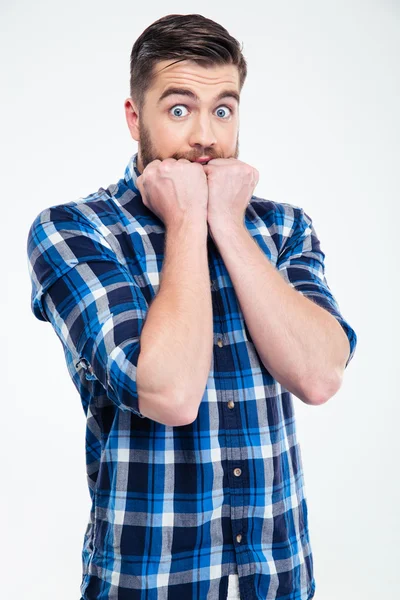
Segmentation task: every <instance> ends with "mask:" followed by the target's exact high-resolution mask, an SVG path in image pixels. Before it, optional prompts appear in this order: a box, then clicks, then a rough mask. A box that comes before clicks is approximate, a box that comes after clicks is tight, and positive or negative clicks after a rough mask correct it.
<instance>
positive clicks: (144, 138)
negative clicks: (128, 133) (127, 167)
mask: <svg viewBox="0 0 400 600" xmlns="http://www.w3.org/2000/svg"><path fill="white" fill-rule="evenodd" d="M138 144H139V148H138V163H140V167H141V169H138V170H139V171H140V173H143V171H144V169H145V168H146V167H147V165H148V164H149V163H151V162H152V161H153V160H161V161H162V160H165V158H174V159H175V160H179V159H180V158H186V159H187V160H190V161H191V162H193V161H194V160H196V158H199V157H200V156H209V157H210V160H212V159H213V158H230V157H229V156H223V155H220V154H218V153H216V152H215V150H214V149H213V148H208V149H207V148H204V151H202V152H196V153H195V154H194V153H192V154H190V155H184V154H181V153H180V152H175V153H174V154H172V155H171V157H164V158H163V157H162V156H161V155H160V153H159V152H158V150H157V149H156V147H155V145H154V144H153V142H152V139H151V134H150V130H149V128H148V127H147V126H146V124H145V123H143V120H142V122H141V124H140V128H139V142H138ZM238 156H239V133H238V135H237V138H236V148H235V152H234V154H233V156H232V158H237V157H238Z"/></svg>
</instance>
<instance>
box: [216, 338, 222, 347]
mask: <svg viewBox="0 0 400 600" xmlns="http://www.w3.org/2000/svg"><path fill="white" fill-rule="evenodd" d="M217 344H218V346H219V347H220V348H222V346H223V345H224V344H223V343H222V340H221V338H220V339H219V340H218V342H217Z"/></svg>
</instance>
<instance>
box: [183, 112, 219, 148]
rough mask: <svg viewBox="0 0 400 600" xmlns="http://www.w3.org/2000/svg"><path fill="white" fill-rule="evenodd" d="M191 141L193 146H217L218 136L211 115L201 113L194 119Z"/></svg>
mask: <svg viewBox="0 0 400 600" xmlns="http://www.w3.org/2000/svg"><path fill="white" fill-rule="evenodd" d="M189 143H190V145H191V146H196V145H200V146H203V147H204V148H208V147H209V146H215V144H216V143H217V138H216V135H215V132H214V129H213V126H212V122H211V118H210V116H209V115H199V116H198V117H197V118H195V119H193V127H192V131H191V133H190V140H189Z"/></svg>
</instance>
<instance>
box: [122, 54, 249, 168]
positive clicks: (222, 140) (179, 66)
mask: <svg viewBox="0 0 400 600" xmlns="http://www.w3.org/2000/svg"><path fill="white" fill-rule="evenodd" d="M172 62H173V61H172V60H163V61H159V62H158V63H156V65H155V67H154V68H155V72H156V76H155V80H154V83H153V85H152V87H151V88H150V89H149V90H148V91H147V93H146V99H145V104H144V107H143V109H142V112H141V114H139V115H138V114H137V113H138V111H137V108H136V106H135V105H134V104H133V101H132V99H131V98H127V100H126V101H125V112H126V119H127V123H128V127H129V130H130V132H131V135H132V137H133V139H134V140H136V141H138V160H137V168H138V170H139V172H140V173H142V172H143V170H144V169H145V168H146V166H147V165H148V164H149V163H150V162H152V161H153V160H155V159H159V160H164V159H165V158H175V159H176V160H178V159H179V158H186V159H187V160H190V161H193V160H195V159H196V158H199V157H202V156H208V157H209V158H210V160H211V159H213V158H230V157H233V158H238V154H239V102H238V99H235V98H233V97H232V96H229V94H228V95H224V96H221V97H219V98H218V96H220V95H222V94H226V93H227V92H233V93H234V94H236V95H237V97H239V71H238V68H237V67H236V66H235V65H223V66H213V67H203V66H201V65H197V64H196V63H194V62H193V61H188V60H185V61H181V62H179V63H176V64H174V65H172V66H169V65H171V64H172ZM165 67H166V68H165ZM162 69H163V70H162ZM170 88H184V89H186V90H190V91H191V92H193V93H194V94H195V95H196V96H197V97H198V100H195V99H194V98H192V97H190V96H188V95H186V94H182V93H180V94H178V93H174V94H168V95H166V96H165V97H163V98H161V97H162V96H164V95H165V92H166V91H167V90H169V89H170Z"/></svg>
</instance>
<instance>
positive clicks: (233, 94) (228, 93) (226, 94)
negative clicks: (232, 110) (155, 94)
mask: <svg viewBox="0 0 400 600" xmlns="http://www.w3.org/2000/svg"><path fill="white" fill-rule="evenodd" d="M172 94H179V95H180V96H189V98H191V99H192V100H194V102H199V100H200V98H199V97H198V96H197V94H195V93H194V92H192V90H189V89H187V88H177V87H169V88H167V89H166V90H164V91H163V93H162V94H161V96H160V97H159V99H158V101H157V105H158V104H160V103H161V101H162V100H164V98H167V97H168V96H171V95H172ZM222 98H233V99H234V100H236V101H237V103H238V104H239V103H240V95H239V94H238V93H237V91H236V90H223V91H222V92H221V93H220V94H218V95H217V96H216V97H215V98H214V100H213V102H218V100H222Z"/></svg>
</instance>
